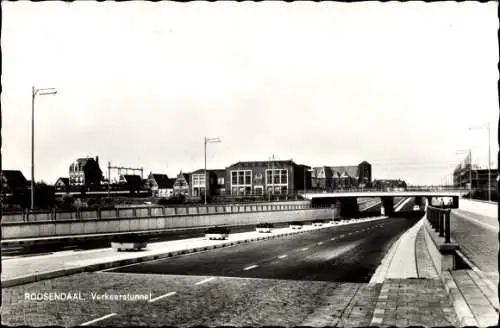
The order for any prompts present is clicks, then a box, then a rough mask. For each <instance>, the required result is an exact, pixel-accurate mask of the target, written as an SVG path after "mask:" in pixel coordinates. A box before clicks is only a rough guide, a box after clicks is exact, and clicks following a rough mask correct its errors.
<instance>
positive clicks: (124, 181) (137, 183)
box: [118, 174, 144, 192]
mask: <svg viewBox="0 0 500 328" xmlns="http://www.w3.org/2000/svg"><path fill="white" fill-rule="evenodd" d="M118 184H120V185H123V186H125V187H126V189H127V190H129V191H131V192H135V191H139V190H143V189H144V184H143V182H142V178H141V176H140V175H132V174H124V175H120V178H119V180H118Z"/></svg>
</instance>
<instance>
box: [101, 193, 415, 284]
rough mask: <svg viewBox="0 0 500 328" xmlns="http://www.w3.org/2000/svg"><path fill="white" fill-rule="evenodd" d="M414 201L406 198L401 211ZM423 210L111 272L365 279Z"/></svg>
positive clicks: (307, 278)
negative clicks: (406, 200)
mask: <svg viewBox="0 0 500 328" xmlns="http://www.w3.org/2000/svg"><path fill="white" fill-rule="evenodd" d="M412 207H413V201H411V200H410V201H409V202H408V203H407V204H406V205H405V206H404V207H403V209H402V210H403V211H407V210H408V209H411V208H412ZM420 217H421V213H420V214H419V213H412V212H410V213H405V214H401V216H398V217H393V218H389V219H385V220H381V221H370V222H361V223H357V224H353V225H347V226H338V227H334V228H332V229H322V230H317V231H313V232H309V233H307V234H299V235H292V236H289V237H287V238H278V239H271V240H264V241H260V242H254V243H248V244H244V245H241V246H239V247H229V248H221V249H216V250H213V251H208V252H201V253H195V254H191V255H189V256H180V257H176V258H168V259H162V260H157V261H151V262H146V263H141V264H136V265H129V266H125V267H122V268H118V269H114V270H111V272H127V273H147V274H150V273H153V274H173V275H199V276H225V277H245V278H265V279H288V280H309V281H310V280H313V281H337V282H338V281H342V282H369V280H370V278H371V276H372V275H373V273H374V272H375V270H376V269H377V267H378V265H379V264H380V262H381V261H382V259H383V257H384V256H385V254H386V253H387V251H388V250H389V248H390V247H391V245H392V244H393V243H394V242H395V241H396V240H397V239H398V238H399V236H401V234H402V233H403V232H405V231H406V230H408V229H409V228H410V227H411V226H412V225H413V224H415V222H416V221H417V219H419V218H420Z"/></svg>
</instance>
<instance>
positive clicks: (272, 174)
mask: <svg viewBox="0 0 500 328" xmlns="http://www.w3.org/2000/svg"><path fill="white" fill-rule="evenodd" d="M258 177H259V175H258V174H257V175H256V178H257V179H258ZM266 184H267V185H288V170H281V169H274V170H273V169H269V170H266ZM231 185H232V186H251V185H252V171H251V170H239V171H231Z"/></svg>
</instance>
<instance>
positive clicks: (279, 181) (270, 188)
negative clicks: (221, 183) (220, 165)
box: [225, 160, 311, 195]
mask: <svg viewBox="0 0 500 328" xmlns="http://www.w3.org/2000/svg"><path fill="white" fill-rule="evenodd" d="M309 169H310V167H309V166H306V165H302V164H296V163H295V162H293V161H292V160H280V161H252V162H237V163H235V164H233V165H231V166H229V167H227V168H226V177H225V190H226V194H230V195H264V194H275V195H276V194H278V195H280V194H281V195H284V194H295V193H297V192H301V191H303V190H304V186H305V187H306V188H310V182H311V177H310V176H311V173H310V172H309ZM304 184H305V185H304Z"/></svg>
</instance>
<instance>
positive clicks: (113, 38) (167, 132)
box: [1, 1, 498, 184]
mask: <svg viewBox="0 0 500 328" xmlns="http://www.w3.org/2000/svg"><path fill="white" fill-rule="evenodd" d="M2 7H3V15H2V16H3V17H2V18H3V22H2V23H3V24H2V37H1V42H2V55H3V58H2V60H3V65H2V68H3V72H2V73H3V74H2V88H3V92H2V120H3V121H2V143H3V149H2V155H3V168H4V169H20V170H22V172H23V173H24V174H25V176H26V177H27V178H28V179H29V178H30V158H31V157H30V156H31V155H30V147H31V146H30V145H31V137H30V124H31V87H32V85H35V86H36V87H37V88H46V87H55V88H57V90H58V93H57V95H55V96H38V97H37V98H36V102H35V105H36V106H35V111H36V114H35V120H36V125H35V128H36V131H35V137H36V139H35V149H36V153H35V161H36V164H35V165H36V166H35V167H36V171H35V175H36V180H39V179H43V180H45V181H47V182H55V180H56V179H57V178H58V177H59V176H68V168H69V165H70V164H71V163H72V161H74V160H75V159H76V158H79V157H85V156H87V155H90V156H95V155H99V158H100V163H101V168H103V171H107V169H104V167H106V166H107V162H108V161H111V162H112V165H121V166H128V167H144V169H145V172H147V173H149V172H150V171H153V172H157V173H167V174H168V175H169V176H174V175H176V174H177V173H179V171H180V170H182V171H184V172H188V171H192V170H195V169H199V168H202V167H203V165H204V159H203V137H204V136H210V137H219V138H221V139H222V143H219V144H210V145H209V146H208V155H207V160H208V167H209V168H225V167H226V166H229V165H230V164H232V163H234V162H237V161H250V160H268V159H269V158H270V157H271V156H272V155H273V154H274V155H275V157H276V158H278V159H293V160H294V161H296V162H298V163H304V164H307V165H311V166H321V165H330V166H335V165H351V164H357V163H359V162H361V161H362V160H366V161H368V162H370V163H372V165H373V175H374V177H375V178H403V179H405V180H407V181H408V182H410V183H413V184H429V183H440V182H441V181H442V178H443V177H444V176H445V175H446V174H449V173H451V172H452V170H453V167H454V165H455V164H456V163H458V162H459V161H460V160H461V159H462V158H463V157H464V155H457V154H456V153H457V150H462V149H467V148H469V147H472V157H473V161H474V162H477V163H478V164H480V165H484V166H486V165H487V158H488V156H487V155H488V153H487V151H488V145H487V132H486V129H482V130H475V131H472V132H470V131H469V130H468V127H469V126H470V125H472V124H481V123H486V122H490V123H491V141H492V161H494V162H495V164H494V166H495V167H496V152H497V151H498V145H497V139H496V136H497V133H498V132H497V128H498V91H497V81H498V70H497V63H498V41H497V30H498V20H497V4H496V3H494V2H490V3H477V2H466V3H455V2H440V3H423V2H422V3H421V2H411V3H399V2H398V3H394V2H391V3H378V2H367V3H350V4H344V3H333V2H326V3H312V2H307V3H298V2H294V3H280V2H269V3H251V2H250V3H231V2H216V3H205V2H191V3H185V4H184V3H167V2H160V3H150V2H127V3H113V2H107V3H97V2H93V1H88V2H87V1H81V2H76V3H64V2H55V1H54V2H51V1H46V2H42V3H33V2H28V1H21V2H2Z"/></svg>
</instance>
